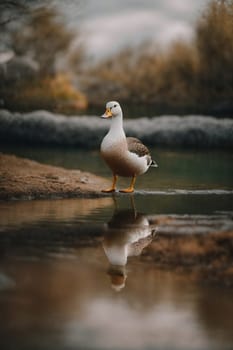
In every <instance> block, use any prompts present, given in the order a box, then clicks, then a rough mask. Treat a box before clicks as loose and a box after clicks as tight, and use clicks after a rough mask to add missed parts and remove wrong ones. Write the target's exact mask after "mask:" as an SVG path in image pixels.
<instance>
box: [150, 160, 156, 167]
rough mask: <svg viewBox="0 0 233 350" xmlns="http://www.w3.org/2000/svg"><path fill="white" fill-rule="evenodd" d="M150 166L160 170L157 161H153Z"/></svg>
mask: <svg viewBox="0 0 233 350" xmlns="http://www.w3.org/2000/svg"><path fill="white" fill-rule="evenodd" d="M150 166H151V167H154V168H158V164H157V163H156V161H155V160H153V159H151V163H150Z"/></svg>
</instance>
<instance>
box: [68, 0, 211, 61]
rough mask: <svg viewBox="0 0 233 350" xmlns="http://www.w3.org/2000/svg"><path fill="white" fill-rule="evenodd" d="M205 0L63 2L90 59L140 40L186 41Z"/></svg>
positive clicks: (92, 0)
mask: <svg viewBox="0 0 233 350" xmlns="http://www.w3.org/2000/svg"><path fill="white" fill-rule="evenodd" d="M208 1H209V0H76V1H75V0H74V1H64V2H63V4H64V6H65V11H66V12H67V14H68V16H69V18H70V20H69V22H70V24H71V26H72V27H77V28H79V29H81V31H82V33H83V38H84V43H85V46H86V49H87V52H88V53H89V54H90V55H91V56H93V57H94V58H99V57H103V56H106V55H110V54H112V53H114V52H116V51H117V50H119V49H120V48H124V47H126V46H133V45H137V44H139V43H141V42H142V41H144V40H152V41H155V42H158V43H159V44H160V45H167V44H168V43H170V42H171V41H172V40H174V39H177V38H182V39H184V40H190V38H192V35H193V29H194V25H195V21H196V19H197V18H198V17H199V16H200V14H201V13H202V11H203V8H204V7H205V6H206V4H207V3H208Z"/></svg>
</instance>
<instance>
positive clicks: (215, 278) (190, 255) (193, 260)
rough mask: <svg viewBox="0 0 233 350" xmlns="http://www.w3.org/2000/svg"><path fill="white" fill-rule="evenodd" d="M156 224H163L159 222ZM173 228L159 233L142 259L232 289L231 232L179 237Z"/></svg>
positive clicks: (232, 253) (155, 222)
mask: <svg viewBox="0 0 233 350" xmlns="http://www.w3.org/2000/svg"><path fill="white" fill-rule="evenodd" d="M164 220H166V218H165V217H164ZM153 223H154V224H159V225H160V224H161V227H162V225H163V222H162V223H160V222H158V221H157V220H156V221H154V222H153ZM173 225H174V223H171V226H170V232H167V233H163V234H159V233H158V236H157V237H156V239H154V240H153V241H152V243H151V244H150V245H149V246H148V247H147V248H146V249H145V250H144V252H143V255H142V259H143V260H145V261H147V262H148V263H153V265H154V266H156V267H157V268H159V269H161V268H162V269H165V270H169V271H175V272H177V274H178V275H179V274H187V278H189V279H193V280H199V281H202V282H203V283H215V284H218V285H226V286H231V287H232V286H233V231H232V229H228V230H223V231H214V232H212V233H211V232H209V233H207V234H195V233H189V234H185V233H184V234H177V233H176V231H177V230H176V228H175V227H174V226H173Z"/></svg>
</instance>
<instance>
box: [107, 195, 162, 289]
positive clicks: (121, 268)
mask: <svg viewBox="0 0 233 350" xmlns="http://www.w3.org/2000/svg"><path fill="white" fill-rule="evenodd" d="M155 234H156V228H155V227H152V226H151V225H150V224H149V221H148V218H147V216H146V215H144V214H142V213H138V212H137V211H136V208H135V205H134V201H133V197H131V209H122V210H120V209H118V208H117V205H116V202H115V211H114V214H113V216H112V218H111V220H110V221H109V222H108V224H107V225H106V228H105V234H104V240H103V249H104V252H105V254H106V256H107V258H108V260H109V263H110V267H109V269H108V274H109V276H110V279H111V285H112V288H113V289H114V290H116V291H120V290H121V289H123V288H124V287H125V282H126V278H127V271H126V264H127V259H128V257H132V256H139V255H140V254H141V253H142V250H143V249H144V248H145V247H146V246H148V245H149V244H150V243H151V241H152V239H153V237H154V235H155Z"/></svg>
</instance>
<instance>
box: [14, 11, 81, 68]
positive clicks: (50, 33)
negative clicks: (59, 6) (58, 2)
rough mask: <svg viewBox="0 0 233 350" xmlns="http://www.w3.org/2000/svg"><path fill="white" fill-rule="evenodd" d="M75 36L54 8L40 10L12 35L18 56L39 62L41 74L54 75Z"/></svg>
mask: <svg viewBox="0 0 233 350" xmlns="http://www.w3.org/2000/svg"><path fill="white" fill-rule="evenodd" d="M73 37H74V34H73V33H72V32H71V31H70V30H68V29H66V28H65V26H64V25H63V23H62V22H61V21H59V19H58V17H57V13H56V12H55V10H54V9H52V8H46V7H43V8H39V9H38V10H35V11H34V12H33V13H32V15H31V16H30V18H29V20H28V21H27V23H25V24H24V25H23V26H22V27H21V30H20V31H18V30H17V31H15V32H13V33H12V35H11V41H12V48H13V50H14V51H15V53H16V55H20V56H22V55H26V56H29V57H30V58H31V59H33V60H35V61H37V62H38V63H39V65H40V72H41V74H45V75H53V74H54V73H55V67H56V61H57V59H58V58H59V55H61V54H64V53H65V52H66V50H67V49H68V47H69V45H70V43H71V41H72V39H73Z"/></svg>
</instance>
